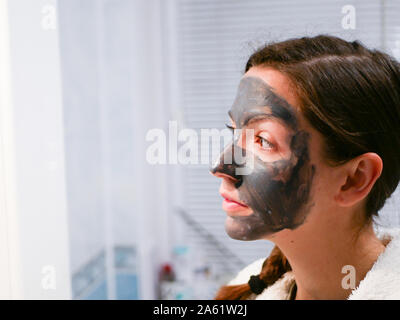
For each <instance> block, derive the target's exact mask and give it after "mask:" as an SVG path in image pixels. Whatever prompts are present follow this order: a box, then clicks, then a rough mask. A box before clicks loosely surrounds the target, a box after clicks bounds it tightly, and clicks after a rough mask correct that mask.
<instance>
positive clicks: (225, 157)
mask: <svg viewBox="0 0 400 320" xmlns="http://www.w3.org/2000/svg"><path fill="white" fill-rule="evenodd" d="M233 149H234V145H233V144H231V145H229V146H228V147H227V148H226V149H225V150H224V151H223V152H222V153H221V154H220V156H219V158H218V159H217V161H216V162H215V163H214V164H213V165H212V167H211V168H210V173H211V174H213V175H214V176H215V177H217V178H222V179H228V180H230V181H231V182H233V183H235V185H237V184H238V183H239V184H240V183H241V180H242V179H241V177H240V176H239V175H237V174H236V170H235V169H236V164H235V162H234V157H233Z"/></svg>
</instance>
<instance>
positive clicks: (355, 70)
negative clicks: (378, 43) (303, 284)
mask: <svg viewBox="0 0 400 320" xmlns="http://www.w3.org/2000/svg"><path fill="white" fill-rule="evenodd" d="M253 66H269V67H273V68H275V69H276V70H278V71H280V72H282V74H284V75H286V76H287V77H288V79H289V81H290V82H291V84H292V85H293V86H294V89H295V93H296V95H297V97H298V99H299V103H300V109H301V111H302V113H303V115H304V116H305V118H306V119H307V120H308V121H309V123H310V124H311V125H312V126H313V127H314V128H315V129H316V130H317V131H318V132H320V133H321V134H322V136H323V139H324V150H323V153H324V157H325V158H326V160H327V161H328V162H329V163H330V164H331V165H332V166H335V165H339V164H342V163H345V162H346V161H348V160H350V159H353V158H355V157H357V156H359V155H361V154H363V153H366V152H375V153H376V154H378V155H379V156H380V157H381V158H382V161H383V171H382V174H381V176H380V177H379V178H378V179H377V181H376V182H375V184H374V186H373V188H372V189H371V191H370V193H369V194H368V197H367V201H366V206H365V212H366V222H368V221H369V222H370V221H372V218H373V216H376V215H377V214H378V211H379V210H380V209H381V208H382V207H383V205H384V204H385V201H386V199H387V198H389V197H390V195H391V194H392V193H393V192H394V190H395V189H396V187H397V185H398V183H399V180H400V159H399V158H400V156H399V155H400V134H399V133H400V132H399V131H400V65H399V63H398V62H396V61H395V60H394V59H393V58H391V57H390V56H389V55H387V54H385V53H383V52H381V51H378V50H369V49H367V48H366V47H364V46H363V45H362V44H361V43H360V42H358V41H354V42H348V41H345V40H343V39H340V38H337V37H333V36H326V35H320V36H316V37H303V38H299V39H290V40H286V41H283V42H277V43H272V44H267V45H265V46H263V47H261V48H260V49H258V50H257V51H256V52H254V53H253V54H252V55H251V56H250V58H249V60H248V61H247V64H246V68H245V71H246V72H247V71H248V70H249V69H250V68H251V67H253ZM290 270H291V267H290V264H289V262H288V261H287V259H286V258H285V256H284V255H283V254H282V252H281V251H280V249H279V248H278V247H277V246H275V247H274V248H273V249H272V251H271V254H270V256H269V257H268V258H267V259H266V260H265V261H264V263H263V266H262V270H261V273H260V274H259V278H260V279H261V280H262V281H263V282H264V284H265V287H267V286H268V285H271V284H272V283H274V282H275V281H276V280H278V279H279V278H280V277H281V276H282V275H283V274H284V273H285V272H287V271H290ZM251 294H252V291H251V290H250V285H249V284H248V283H246V284H242V285H236V286H223V287H222V288H221V289H220V290H219V291H218V293H217V295H216V299H218V300H219V299H232V300H235V299H247V298H248V297H249V296H250V295H251Z"/></svg>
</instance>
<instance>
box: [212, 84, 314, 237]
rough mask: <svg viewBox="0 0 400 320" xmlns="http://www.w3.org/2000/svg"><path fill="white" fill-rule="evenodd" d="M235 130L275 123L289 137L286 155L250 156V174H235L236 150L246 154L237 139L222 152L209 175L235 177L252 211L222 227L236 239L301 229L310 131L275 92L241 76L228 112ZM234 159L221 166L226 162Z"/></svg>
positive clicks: (307, 191)
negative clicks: (270, 158)
mask: <svg viewBox="0 0 400 320" xmlns="http://www.w3.org/2000/svg"><path fill="white" fill-rule="evenodd" d="M229 114H230V116H231V117H232V120H233V121H234V122H235V124H236V128H237V129H242V130H244V129H245V128H246V125H247V124H248V123H249V122H250V121H251V120H253V119H256V118H257V119H259V118H261V119H264V118H265V119H270V120H271V121H279V122H280V123H281V124H283V126H284V127H285V128H286V129H287V132H288V133H289V140H288V141H289V147H290V155H289V156H288V157H285V158H282V159H278V160H275V161H271V162H268V161H265V159H264V160H263V159H261V158H260V157H259V156H258V155H257V154H253V160H252V164H251V165H252V168H251V169H252V170H250V172H251V173H250V174H247V175H238V174H237V170H236V169H237V168H238V167H241V168H242V167H243V166H246V163H244V164H243V163H241V164H238V163H236V162H235V157H234V156H233V157H229V156H227V153H229V155H234V154H235V153H236V152H242V154H245V153H246V150H243V149H242V148H241V147H240V146H239V145H238V139H235V140H234V141H233V142H232V144H231V145H230V146H228V147H227V148H225V150H224V152H223V153H222V154H221V156H220V159H219V162H217V163H216V164H215V165H214V167H213V168H211V172H213V173H216V172H221V173H224V174H227V175H229V176H231V177H233V178H235V179H236V181H237V182H236V183H235V187H236V189H237V190H238V194H239V198H240V200H241V201H242V202H243V203H245V204H246V205H247V206H249V207H250V208H251V209H252V211H253V213H252V214H250V215H246V216H235V217H229V218H228V219H233V220H231V221H229V223H227V224H226V231H227V233H228V234H229V236H230V237H232V238H234V239H240V240H256V239H261V238H263V237H265V236H268V235H270V234H272V233H275V232H277V231H280V230H282V229H285V228H289V229H294V228H296V227H298V226H299V225H301V224H302V223H303V222H304V220H305V218H306V215H307V213H308V211H309V208H310V204H309V198H310V190H311V184H312V180H313V176H314V173H315V167H314V166H313V165H311V164H310V159H309V150H308V140H309V133H307V132H306V131H303V130H301V128H299V123H298V119H297V116H296V113H295V109H294V107H292V106H291V105H290V104H289V103H288V102H287V101H286V100H284V99H283V98H281V97H280V96H278V95H277V94H275V93H274V92H273V91H272V89H271V87H270V86H269V85H268V84H267V83H266V82H264V81H263V80H261V79H259V78H254V77H245V78H243V79H242V80H241V82H240V84H239V89H238V93H237V96H236V99H235V101H234V104H233V106H232V108H231V110H230V111H229ZM229 158H231V159H233V161H232V162H230V163H224V159H229Z"/></svg>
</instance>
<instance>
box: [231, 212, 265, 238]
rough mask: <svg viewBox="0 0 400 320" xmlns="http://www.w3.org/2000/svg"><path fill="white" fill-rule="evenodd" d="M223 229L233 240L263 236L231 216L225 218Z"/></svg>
mask: <svg viewBox="0 0 400 320" xmlns="http://www.w3.org/2000/svg"><path fill="white" fill-rule="evenodd" d="M225 231H226V233H227V234H228V236H229V237H230V238H232V239H234V240H242V241H253V240H260V239H262V238H263V237H262V236H260V235H259V234H258V233H257V232H254V231H255V230H253V229H252V228H251V227H250V226H249V225H247V224H245V223H243V222H242V221H238V219H236V218H231V217H227V218H226V221H225Z"/></svg>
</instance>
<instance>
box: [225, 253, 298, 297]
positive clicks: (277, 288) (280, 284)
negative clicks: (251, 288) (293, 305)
mask: <svg viewBox="0 0 400 320" xmlns="http://www.w3.org/2000/svg"><path fill="white" fill-rule="evenodd" d="M265 259H266V258H262V259H258V260H256V261H254V262H253V263H251V264H249V265H248V266H246V267H245V268H243V269H242V270H241V271H240V272H239V273H238V274H237V275H236V277H235V278H233V279H232V280H231V281H230V282H229V283H228V285H237V284H243V283H247V282H248V281H249V279H250V277H251V276H252V275H257V274H259V273H260V272H261V268H262V264H263V262H264V261H265ZM294 281H295V280H294V274H293V272H291V271H289V272H286V273H285V274H284V275H283V276H282V277H281V278H280V279H278V280H277V281H276V282H275V283H274V284H272V285H270V286H269V287H267V288H265V289H264V291H263V292H262V293H260V294H259V295H255V294H253V295H252V296H251V297H250V298H249V299H250V300H286V299H287V297H288V294H289V292H290V288H291V286H292V284H293V282H294Z"/></svg>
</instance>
